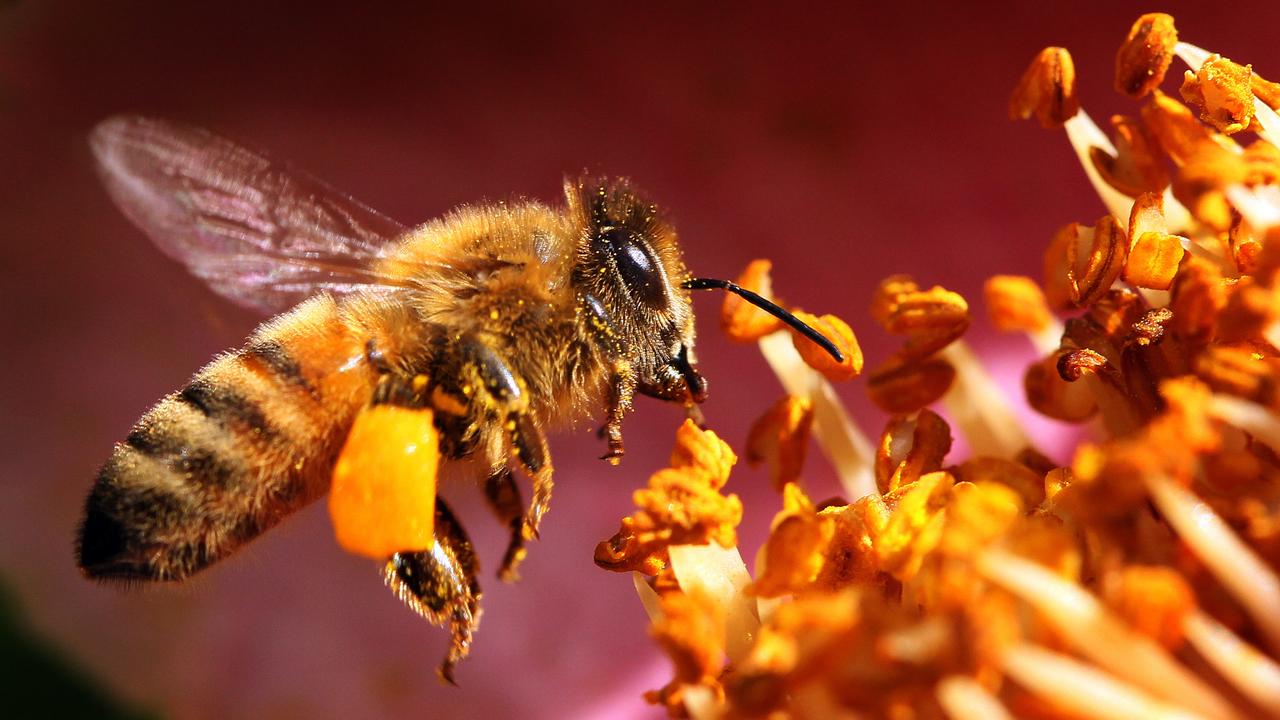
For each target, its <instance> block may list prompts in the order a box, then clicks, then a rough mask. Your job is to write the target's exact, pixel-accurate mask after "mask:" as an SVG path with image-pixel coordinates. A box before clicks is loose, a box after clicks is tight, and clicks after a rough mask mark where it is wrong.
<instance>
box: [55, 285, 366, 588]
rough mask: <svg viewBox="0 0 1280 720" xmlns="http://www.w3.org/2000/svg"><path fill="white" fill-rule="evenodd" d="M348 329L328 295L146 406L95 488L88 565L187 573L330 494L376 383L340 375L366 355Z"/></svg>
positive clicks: (84, 560)
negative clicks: (344, 444) (350, 358)
mask: <svg viewBox="0 0 1280 720" xmlns="http://www.w3.org/2000/svg"><path fill="white" fill-rule="evenodd" d="M347 335H348V333H347V332H346V328H345V326H344V325H343V323H342V322H341V321H340V319H339V317H338V312H337V309H336V307H335V306H334V305H333V302H332V301H331V300H329V299H328V298H317V299H315V300H313V301H309V302H307V303H304V304H303V305H301V306H299V307H298V308H297V309H295V310H293V311H292V312H290V313H288V314H286V315H284V316H281V317H280V318H278V319H276V320H275V321H273V322H272V323H269V324H267V325H265V326H263V327H262V328H260V329H259V331H258V332H257V333H256V334H255V335H254V336H253V337H252V338H251V339H250V341H249V342H248V344H246V346H245V348H244V349H242V350H240V351H239V352H236V353H233V354H228V355H224V356H222V357H220V358H218V359H217V360H215V361H213V362H212V363H210V364H209V365H208V366H207V367H205V368H204V369H203V370H201V371H200V372H199V373H197V374H196V376H195V377H194V378H192V380H191V381H190V382H189V383H187V385H186V386H185V387H183V388H182V389H181V390H179V391H178V392H176V393H173V394H171V395H169V396H167V397H166V398H164V399H163V400H161V401H160V403H158V404H157V405H156V406H155V407H154V408H152V409H151V410H150V411H148V412H147V413H146V415H144V416H143V417H142V419H141V420H139V421H138V423H137V425H135V426H134V428H133V430H132V432H130V433H129V435H128V436H127V437H126V438H125V440H124V442H122V443H119V444H117V445H116V446H115V448H114V449H113V451H112V454H111V458H110V459H109V460H108V461H107V462H106V464H105V465H104V466H103V467H102V470H101V471H100V472H99V474H98V478H97V480H96V482H95V483H94V487H93V491H92V492H91V494H90V495H89V499H88V502H87V504H86V508H85V520H84V523H83V524H82V526H81V531H80V537H79V544H78V560H79V564H80V567H81V568H82V569H83V570H84V572H85V573H86V574H87V575H89V576H91V577H98V578H122V579H139V580H176V579H181V578H183V577H186V576H188V575H190V574H192V573H194V572H196V571H198V570H200V569H202V568H204V567H205V566H207V565H209V564H210V563H212V562H214V561H216V560H218V559H220V558H222V557H225V556H226V555H228V554H230V553H231V552H233V551H234V550H235V549H236V548H238V547H239V546H240V545H242V544H244V543H245V542H247V541H248V540H250V539H252V538H253V537H254V536H256V535H257V534H258V533H260V532H261V531H263V530H265V529H266V528H268V527H271V526H272V525H274V524H276V523H277V522H278V521H279V520H280V519H281V518H282V517H284V516H285V515H287V514H288V513H290V512H293V511H294V510H296V509H298V508H300V507H302V506H303V505H305V504H306V503H308V502H310V501H311V500H313V499H315V498H316V497H318V496H319V495H320V494H322V493H323V492H324V491H325V490H326V489H327V488H328V482H329V470H330V468H331V466H332V463H333V459H334V457H335V456H336V454H337V451H338V449H339V446H340V442H341V438H342V436H343V433H344V432H345V429H346V428H347V427H349V425H350V421H351V417H352V415H353V414H354V412H355V409H356V405H355V404H354V399H355V398H357V397H360V395H361V393H362V392H364V393H366V394H365V395H364V396H365V397H367V396H368V395H367V393H369V392H371V390H372V381H371V380H369V379H368V378H367V377H366V376H365V374H364V373H362V372H360V371H358V370H357V371H354V372H347V373H337V370H338V368H339V367H340V366H341V365H342V364H343V363H342V362H341V358H343V357H345V356H347V355H349V353H350V352H359V349H358V347H355V349H352V347H353V346H352V345H351V343H350V342H348V339H347ZM338 375H340V376H341V377H340V378H336V377H335V376H338ZM362 385H367V386H368V387H367V388H363V387H362Z"/></svg>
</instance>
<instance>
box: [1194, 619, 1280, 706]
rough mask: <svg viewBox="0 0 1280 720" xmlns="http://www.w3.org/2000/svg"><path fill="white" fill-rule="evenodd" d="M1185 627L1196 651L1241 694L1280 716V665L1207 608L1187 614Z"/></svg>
mask: <svg viewBox="0 0 1280 720" xmlns="http://www.w3.org/2000/svg"><path fill="white" fill-rule="evenodd" d="M1182 630H1183V632H1184V633H1185V634H1186V637H1187V642H1189V643H1190V644H1191V646H1192V647H1194V648H1195V649H1196V652H1198V653H1200V655H1201V656H1202V657H1203V658H1204V659H1205V660H1206V661H1207V662H1208V663H1209V665H1211V666H1212V667H1213V669H1214V670H1217V671H1218V674H1219V675H1222V677H1223V678H1225V679H1226V680H1227V681H1228V682H1230V683H1231V684H1232V685H1233V686H1234V687H1235V689H1236V690H1238V691H1240V694H1241V695H1244V696H1245V697H1247V698H1249V699H1250V700H1252V701H1253V702H1254V703H1255V704H1257V706H1258V707H1259V708H1261V709H1263V710H1266V711H1267V713H1268V714H1269V715H1271V716H1273V717H1280V665H1277V664H1276V662H1275V661H1274V660H1272V659H1271V658H1269V657H1267V656H1266V655H1264V654H1263V653H1261V652H1258V650H1257V649H1256V648H1254V647H1253V646H1252V645H1250V644H1249V643H1247V642H1245V641H1243V640H1241V639H1240V638H1239V636H1237V635H1236V634H1235V633H1233V632H1231V630H1230V629H1229V628H1227V627H1226V626H1224V625H1222V624H1221V623H1219V622H1218V621H1217V620H1214V619H1213V618H1212V617H1210V616H1209V615H1207V614H1206V613H1204V612H1201V611H1196V612H1194V613H1192V614H1191V615H1190V616H1189V617H1187V620H1186V622H1184V623H1183V626H1182Z"/></svg>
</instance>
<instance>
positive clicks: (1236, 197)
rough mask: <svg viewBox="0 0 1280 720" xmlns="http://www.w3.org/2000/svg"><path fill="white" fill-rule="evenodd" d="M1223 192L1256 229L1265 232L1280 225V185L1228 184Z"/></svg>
mask: <svg viewBox="0 0 1280 720" xmlns="http://www.w3.org/2000/svg"><path fill="white" fill-rule="evenodd" d="M1223 192H1224V193H1226V195H1227V199H1228V200H1230V201H1231V205H1232V206H1233V207H1235V209H1236V210H1238V211H1240V214H1241V215H1242V216H1244V219H1245V221H1246V222H1248V223H1249V226H1250V227H1252V228H1253V229H1254V230H1255V231H1257V232H1265V231H1266V230H1268V229H1270V228H1273V227H1277V226H1280V187H1275V186H1270V185H1268V186H1263V187H1257V188H1249V187H1246V186H1244V185H1228V186H1227V187H1226V188H1224V190H1223Z"/></svg>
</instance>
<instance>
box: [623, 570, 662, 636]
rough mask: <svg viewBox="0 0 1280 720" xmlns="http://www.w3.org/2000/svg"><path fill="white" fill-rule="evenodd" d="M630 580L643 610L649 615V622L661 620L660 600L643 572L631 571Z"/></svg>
mask: <svg viewBox="0 0 1280 720" xmlns="http://www.w3.org/2000/svg"><path fill="white" fill-rule="evenodd" d="M631 582H632V584H634V585H635V588H636V595H639V596H640V604H641V605H643V606H644V612H645V614H646V615H648V616H649V622H650V623H656V622H658V621H659V620H661V619H662V600H660V599H659V598H658V593H656V592H654V590H653V588H652V587H651V586H650V585H649V581H648V580H646V579H645V575H644V573H639V572H635V571H632V573H631Z"/></svg>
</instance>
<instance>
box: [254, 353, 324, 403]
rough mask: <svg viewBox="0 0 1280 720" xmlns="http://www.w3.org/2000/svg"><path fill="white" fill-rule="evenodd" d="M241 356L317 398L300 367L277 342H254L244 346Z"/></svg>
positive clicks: (295, 359)
mask: <svg viewBox="0 0 1280 720" xmlns="http://www.w3.org/2000/svg"><path fill="white" fill-rule="evenodd" d="M241 356H242V357H244V358H246V359H248V360H252V361H254V362H257V363H259V364H260V365H262V367H264V368H266V369H267V370H269V371H271V373H272V374H274V375H275V376H276V377H277V378H279V379H280V380H282V381H283V382H284V383H285V384H287V385H290V386H292V387H296V388H298V389H299V390H303V391H304V392H306V393H307V394H308V395H310V396H312V397H314V398H317V399H319V398H318V395H317V393H316V389H315V387H313V386H312V385H311V383H310V382H309V381H308V380H307V378H306V376H304V375H303V374H302V365H301V364H299V363H298V360H297V358H295V357H293V355H292V354H291V353H290V352H289V349H288V348H286V347H285V346H284V345H283V344H282V343H281V342H280V341H278V340H254V341H252V342H250V343H249V344H248V345H246V346H245V348H244V350H243V351H241Z"/></svg>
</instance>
